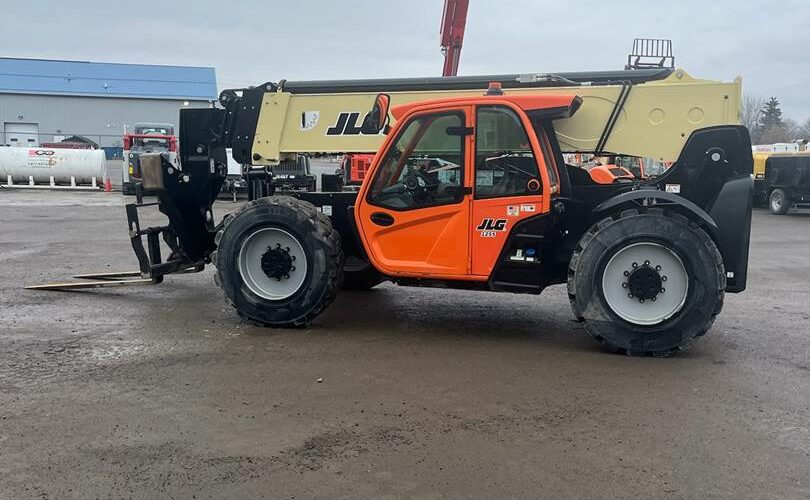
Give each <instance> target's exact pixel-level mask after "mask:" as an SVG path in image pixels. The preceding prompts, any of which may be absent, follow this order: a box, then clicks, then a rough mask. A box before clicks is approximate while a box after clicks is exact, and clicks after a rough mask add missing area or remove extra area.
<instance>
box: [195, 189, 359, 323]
mask: <svg viewBox="0 0 810 500" xmlns="http://www.w3.org/2000/svg"><path fill="white" fill-rule="evenodd" d="M215 241H216V244H217V250H216V251H215V252H214V253H213V254H212V256H211V258H212V261H213V263H214V265H215V266H216V268H217V272H216V274H215V280H216V282H217V284H219V286H220V287H221V288H222V290H223V291H224V293H225V296H226V298H227V299H228V301H229V302H230V303H231V304H232V305H233V306H234V307H235V308H236V310H237V312H238V314H239V315H240V316H241V317H242V318H244V319H246V320H249V321H252V322H254V323H257V324H260V325H263V326H273V327H298V326H304V325H306V324H307V323H309V322H310V321H311V320H312V319H313V318H314V317H315V316H317V315H318V314H320V313H321V312H323V311H324V310H325V309H326V307H327V306H328V305H329V304H330V303H331V302H332V301H333V300H334V299H335V295H336V294H337V291H338V289H339V288H340V285H341V281H342V279H343V269H342V268H343V251H342V249H341V243H340V234H339V233H338V232H337V231H335V230H334V228H333V227H332V222H331V221H330V220H329V217H327V216H325V215H323V214H322V213H321V212H320V211H318V209H317V208H315V206H314V205H312V204H311V203H308V202H306V201H302V200H298V199H296V198H292V197H290V196H270V197H267V198H260V199H258V200H254V201H251V202H250V203H247V204H246V205H244V206H243V207H242V208H241V209H239V210H238V211H237V212H235V213H233V214H230V215H227V216H226V217H225V219H224V220H223V223H222V228H221V229H220V231H219V232H218V233H217V235H216V240H215Z"/></svg>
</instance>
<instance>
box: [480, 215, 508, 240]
mask: <svg viewBox="0 0 810 500" xmlns="http://www.w3.org/2000/svg"><path fill="white" fill-rule="evenodd" d="M475 230H476V231H481V236H482V237H483V238H494V237H495V236H497V234H498V232H499V231H505V230H506V219H484V220H482V221H481V224H479V225H478V227H476V228H475Z"/></svg>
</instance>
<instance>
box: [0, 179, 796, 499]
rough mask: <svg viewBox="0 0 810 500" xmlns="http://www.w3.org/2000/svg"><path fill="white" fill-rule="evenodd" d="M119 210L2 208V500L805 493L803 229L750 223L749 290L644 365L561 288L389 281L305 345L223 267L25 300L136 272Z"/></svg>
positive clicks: (358, 298) (11, 199)
mask: <svg viewBox="0 0 810 500" xmlns="http://www.w3.org/2000/svg"><path fill="white" fill-rule="evenodd" d="M123 203H124V201H123V198H122V197H121V196H120V195H118V194H104V193H64V192H60V193H51V192H9V191H4V190H0V228H2V231H0V250H1V251H0V262H1V263H2V268H0V269H1V270H0V278H1V279H0V314H2V316H1V318H2V319H0V322H1V324H2V328H1V329H0V498H9V499H18V498H55V499H62V498H97V497H98V498H122V497H132V498H149V499H152V498H195V497H196V498H247V497H256V498H273V499H277V498H330V499H331V498H352V499H354V498H471V497H475V498H513V497H523V498H628V497H644V498H700V499H703V498H757V499H769V498H805V499H806V498H810V293H808V290H810V289H809V288H808V286H807V284H808V283H810V217H807V216H801V215H794V216H781V217H778V216H773V215H770V214H769V213H767V212H764V211H757V212H756V213H755V216H754V226H753V236H752V247H751V270H750V274H749V289H748V290H747V291H746V292H745V293H743V294H737V295H727V297H726V306H725V310H724V311H723V313H722V314H721V315H720V318H719V319H718V321H717V322H716V323H715V326H714V328H713V329H712V330H711V331H710V332H709V334H708V335H707V336H706V337H705V338H704V339H702V340H701V341H700V342H698V343H697V344H696V346H695V347H694V348H693V349H692V350H690V351H689V352H687V353H685V354H683V355H680V356H676V357H673V358H670V359H643V358H628V357H623V356H618V355H610V354H606V353H604V352H602V351H600V349H599V347H598V346H597V344H596V343H595V342H594V341H592V340H590V339H589V338H588V337H587V336H586V334H585V332H584V330H583V329H582V327H581V326H580V325H578V324H577V323H575V322H573V317H572V314H571V311H570V308H569V306H568V301H567V297H566V293H565V289H564V287H553V288H551V289H549V290H547V291H546V292H544V294H543V295H542V296H541V297H534V296H517V295H503V294H487V293H481V292H460V291H443V290H430V289H411V288H400V287H396V286H393V285H383V286H380V287H379V288H378V289H375V290H373V291H371V292H365V293H350V292H346V293H342V294H341V295H339V296H338V299H337V301H336V302H335V303H334V304H333V305H332V306H331V308H330V309H329V310H328V311H327V312H326V313H325V314H323V315H322V316H320V317H319V318H318V319H317V321H316V322H315V323H314V324H313V325H312V326H311V327H310V328H307V329H302V330H271V329H262V328H258V327H254V326H251V325H248V324H245V323H242V322H240V321H239V319H238V318H237V316H236V314H235V312H234V311H233V310H232V309H230V307H229V306H227V305H226V304H225V302H224V300H223V298H222V297H221V294H220V292H219V290H218V289H217V288H216V286H215V285H214V283H213V278H212V271H211V270H210V269H206V270H205V271H204V272H203V273H200V274H196V275H182V276H170V277H168V278H167V279H166V282H165V283H164V284H162V285H160V286H156V287H148V286H147V287H138V288H129V289H115V290H107V291H86V292H71V293H66V292H38V291H28V290H22V289H21V287H22V286H23V285H26V284H32V283H39V282H47V281H53V280H62V279H64V278H67V277H70V276H72V275H73V274H78V273H82V272H94V271H109V270H121V269H132V268H134V267H135V259H134V257H133V256H132V255H131V248H130V246H129V242H128V238H127V235H126V227H125V218H124V212H123V208H122V205H123ZM234 207H235V205H233V204H231V203H228V202H221V203H219V204H218V207H217V209H218V213H219V214H221V213H222V212H223V211H226V210H231V209H233V208H234ZM151 217H154V220H155V221H157V220H158V219H157V216H156V214H153V215H152V216H150V217H148V218H151Z"/></svg>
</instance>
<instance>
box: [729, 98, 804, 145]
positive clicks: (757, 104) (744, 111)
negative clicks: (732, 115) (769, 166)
mask: <svg viewBox="0 0 810 500" xmlns="http://www.w3.org/2000/svg"><path fill="white" fill-rule="evenodd" d="M763 107H765V99H763V98H761V97H756V96H752V95H749V94H746V95H745V96H743V100H742V107H741V109H740V121H741V122H742V124H743V125H745V127H746V128H747V129H748V131H749V132H750V133H751V140H752V141H754V144H756V143H757V142H758V141H757V140H758V139H759V117H760V115H761V114H762V108H763ZM808 124H810V120H808Z"/></svg>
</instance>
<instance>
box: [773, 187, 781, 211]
mask: <svg viewBox="0 0 810 500" xmlns="http://www.w3.org/2000/svg"><path fill="white" fill-rule="evenodd" d="M782 201H783V200H782V193H780V192H778V191H777V192H775V193H773V194H772V195H771V207H773V209H774V210H779V209H781V208H782Z"/></svg>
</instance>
